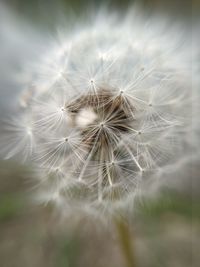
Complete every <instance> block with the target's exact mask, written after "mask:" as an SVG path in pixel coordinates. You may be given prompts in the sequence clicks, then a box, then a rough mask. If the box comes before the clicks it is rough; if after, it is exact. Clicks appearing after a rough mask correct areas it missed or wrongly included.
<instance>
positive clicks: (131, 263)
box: [115, 218, 136, 267]
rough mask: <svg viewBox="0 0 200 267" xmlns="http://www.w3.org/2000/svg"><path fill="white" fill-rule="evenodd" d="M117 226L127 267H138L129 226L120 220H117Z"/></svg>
mask: <svg viewBox="0 0 200 267" xmlns="http://www.w3.org/2000/svg"><path fill="white" fill-rule="evenodd" d="M115 225H116V229H117V232H118V237H119V241H120V246H121V250H122V252H123V254H124V257H125V259H126V263H127V267H136V263H135V256H134V253H133V252H134V250H133V244H132V242H131V241H132V240H131V239H132V238H131V237H132V236H131V233H130V229H129V226H128V224H127V223H126V222H125V221H124V220H123V219H119V218H117V219H116V218H115Z"/></svg>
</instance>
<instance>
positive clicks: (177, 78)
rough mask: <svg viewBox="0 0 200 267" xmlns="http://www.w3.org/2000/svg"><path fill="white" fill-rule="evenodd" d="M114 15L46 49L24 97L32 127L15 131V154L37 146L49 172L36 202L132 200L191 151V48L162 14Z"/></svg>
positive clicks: (96, 205) (68, 204) (107, 206)
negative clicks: (146, 182) (151, 16)
mask: <svg viewBox="0 0 200 267" xmlns="http://www.w3.org/2000/svg"><path fill="white" fill-rule="evenodd" d="M103 17H104V16H103ZM110 17H111V18H110V20H108V19H106V23H105V22H103V20H101V21H100V22H99V21H98V19H97V21H94V23H93V25H90V26H80V27H79V30H78V31H77V32H76V33H72V34H71V35H70V34H69V33H67V34H66V35H65V32H64V31H63V33H62V38H61V40H60V41H59V42H58V43H59V45H57V46H55V45H52V46H51V45H50V46H49V48H51V47H52V50H51V49H48V52H47V53H46V54H45V55H42V57H41V60H39V63H38V65H37V67H36V69H35V75H34V77H35V78H34V80H33V84H34V87H31V89H30V87H29V88H28V89H27V91H26V92H23V94H22V95H21V96H20V99H19V102H20V103H21V107H23V112H22V113H23V116H24V117H26V118H29V120H30V122H31V126H27V128H26V130H25V131H22V128H23V123H22V121H20V120H19V118H18V122H17V124H16V123H14V124H13V126H12V127H11V128H12V130H13V129H14V132H15V136H14V139H12V140H13V145H12V147H10V145H8V146H7V147H8V148H9V149H10V151H11V152H9V153H8V155H9V157H11V156H13V155H15V154H19V153H21V152H22V153H24V147H25V148H26V149H27V148H29V149H30V151H29V153H26V155H25V158H27V160H28V159H29V158H30V156H31V159H32V160H33V162H34V165H35V166H36V168H37V173H39V172H40V171H39V170H41V174H43V175H41V178H40V182H41V185H39V186H38V188H39V191H40V193H41V194H40V197H38V199H40V200H41V201H44V202H46V203H48V202H49V201H52V202H56V205H57V206H59V207H60V208H61V210H62V211H63V210H67V211H68V210H69V209H70V208H72V207H74V209H77V208H80V210H81V209H87V210H91V211H94V212H97V210H101V211H104V212H106V211H109V212H110V211H111V210H113V211H114V210H115V209H117V207H121V206H122V205H123V204H125V205H127V202H130V203H129V204H131V203H132V202H133V200H134V198H135V196H136V195H137V194H138V192H139V189H140V188H141V186H142V183H143V181H144V180H145V179H147V178H148V177H150V178H152V177H153V176H154V175H152V173H153V172H156V171H157V174H158V173H159V177H160V178H161V176H162V175H161V173H162V171H163V170H164V168H165V169H169V168H170V167H166V166H171V164H173V163H174V162H177V161H178V159H179V158H180V157H181V155H182V154H183V151H184V149H185V147H187V146H189V145H190V144H189V143H190V140H189V139H190V138H188V137H187V134H188V131H190V125H191V112H190V110H191V84H190V81H189V79H188V77H190V71H191V70H190V65H189V63H188V62H189V60H188V57H189V56H188V54H189V50H190V49H189V48H188V47H185V46H183V47H182V48H180V45H179V38H178V36H179V35H178V34H177V30H174V29H171V28H169V29H168V32H167V31H166V24H165V27H163V28H162V26H160V27H159V26H158V25H159V24H160V25H162V23H160V22H159V19H160V18H158V20H157V21H156V20H153V22H150V21H148V22H149V23H148V24H147V23H146V22H145V20H146V18H145V17H143V16H142V15H141V18H139V17H138V16H136V17H135V18H134V16H133V17H131V18H130V16H127V18H125V19H124V20H122V19H118V20H116V19H115V18H112V16H110ZM104 21H105V19H104ZM164 30H165V34H163V31H164ZM172 36H173V37H174V36H176V38H172ZM15 120H16V119H15ZM18 128H19V133H20V134H19V135H18ZM16 132H17V134H16ZM18 136H19V137H20V138H21V140H20V143H18V144H17V140H18V139H17V138H18ZM186 144H187V145H186ZM22 150H23V151H22ZM72 209H73V208H72Z"/></svg>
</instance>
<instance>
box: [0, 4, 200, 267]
mask: <svg viewBox="0 0 200 267" xmlns="http://www.w3.org/2000/svg"><path fill="white" fill-rule="evenodd" d="M133 2H134V1H130V0H123V1H120V0H116V1H112V0H110V1H98V0H96V1H91V0H84V1H80V0H57V1H53V0H43V1H42V0H5V1H2V0H1V3H0V47H1V48H0V64H1V65H0V116H1V118H2V117H3V116H4V115H5V114H6V112H8V110H9V111H10V110H12V109H13V111H14V110H15V107H14V98H15V94H17V92H19V91H20V90H21V89H22V88H21V87H20V86H19V83H18V82H17V81H18V80H17V79H20V84H21V82H22V81H24V84H26V82H27V81H28V79H29V77H24V76H20V78H19V76H18V78H17V79H14V80H13V79H11V78H10V77H11V76H10V75H9V73H12V75H14V73H20V71H21V70H22V69H23V64H24V61H31V60H33V59H34V56H35V50H39V51H42V48H41V44H40V41H39V40H40V37H41V36H42V38H43V39H44V36H45V35H46V34H47V35H48V34H50V33H51V32H52V31H53V30H54V28H55V27H56V22H57V21H59V15H60V10H61V9H62V14H66V18H68V17H69V18H71V17H73V18H78V17H79V16H82V15H83V13H84V14H85V11H86V10H87V9H88V10H98V9H99V8H101V7H102V3H104V5H105V6H106V8H108V9H110V10H118V11H119V12H121V13H122V14H123V13H125V12H126V11H127V10H128V9H129V7H130V5H131V4H133ZM137 2H138V1H137ZM139 2H140V5H141V8H143V9H144V11H145V12H147V13H148V12H149V13H152V12H155V13H157V14H160V15H162V14H165V15H167V16H170V17H171V18H173V19H174V18H175V19H176V20H180V22H181V23H183V24H185V25H186V27H188V29H190V27H191V25H192V24H191V23H192V20H198V16H199V10H200V2H199V1H198V0H194V1H192V0H168V1H165V0H146V1H145V0H143V1H139ZM29 27H32V29H33V30H32V32H31V33H30V35H29ZM19 29H21V30H20V31H19ZM23 30H24V32H26V34H23ZM38 30H39V31H38ZM38 32H39V33H38ZM33 34H34V35H35V39H37V38H38V43H37V44H36V43H31V38H32V37H31V36H32V35H33ZM190 34H191V33H190V32H189V36H191V38H192V35H190ZM27 43H29V45H28V47H27ZM185 169H186V170H187V171H186V172H185ZM185 169H184V170H182V172H183V176H184V177H183V180H184V183H183V182H182V181H180V183H176V186H174V184H173V183H172V184H171V185H170V184H168V185H167V186H166V187H163V189H162V191H161V193H160V194H159V195H158V196H157V197H156V198H151V199H146V200H142V201H140V202H138V203H137V204H136V207H135V210H134V212H133V214H131V215H130V218H129V225H130V229H129V236H128V237H127V233H126V231H123V229H122V231H121V233H122V236H120V235H119V234H118V233H117V231H116V225H114V224H112V223H109V224H103V223H101V222H98V221H97V220H92V219H91V218H88V217H86V218H71V219H70V220H68V221H67V222H63V221H60V220H59V218H58V217H57V214H55V213H54V212H53V211H52V208H51V207H49V206H35V205H32V204H31V203H30V202H29V200H28V199H29V198H28V196H29V195H30V194H31V193H32V188H33V184H32V182H31V175H32V174H31V170H30V169H29V168H28V167H27V166H23V165H20V166H19V164H17V163H16V162H10V161H9V162H7V161H3V160H1V161H0V266H2V267H131V266H128V265H127V263H126V260H125V257H124V254H123V250H124V248H123V247H122V246H121V245H120V240H121V239H123V238H124V239H126V238H127V239H130V240H131V242H132V250H131V253H132V254H133V255H134V261H135V265H134V266H132V267H161V266H162V267H179V266H180V267H190V266H191V267H197V266H199V264H198V263H199V262H200V251H199V248H200V240H199V236H200V204H199V203H200V195H199V191H200V190H199V188H200V187H199V180H198V179H197V178H198V176H199V160H198V159H197V160H194V161H193V162H190V163H188V166H187V167H186V168H185ZM172 178H173V177H172ZM171 180H173V179H171ZM123 235H124V236H123ZM125 243H126V241H125Z"/></svg>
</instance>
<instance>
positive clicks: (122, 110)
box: [65, 89, 134, 158]
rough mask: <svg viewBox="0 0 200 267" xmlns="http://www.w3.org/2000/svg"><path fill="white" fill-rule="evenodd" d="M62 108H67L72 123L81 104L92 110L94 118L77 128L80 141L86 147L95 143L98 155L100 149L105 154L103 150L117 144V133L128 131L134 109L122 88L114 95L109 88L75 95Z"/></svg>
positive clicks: (81, 108) (118, 136) (81, 106)
mask: <svg viewBox="0 0 200 267" xmlns="http://www.w3.org/2000/svg"><path fill="white" fill-rule="evenodd" d="M65 108H66V110H68V112H70V114H71V116H72V118H73V121H74V125H75V121H76V117H77V116H79V113H80V112H81V110H83V109H84V108H90V109H91V110H92V111H93V112H94V113H95V114H96V119H95V121H93V122H92V123H91V124H89V125H87V126H86V127H85V128H83V129H81V135H82V137H83V139H82V142H83V143H84V144H86V145H87V146H88V147H89V150H91V149H93V147H94V145H95V147H96V148H95V154H96V155H98V158H99V157H100V154H102V153H103V155H104V157H106V150H107V151H108V150H109V149H110V148H112V149H113V148H114V147H115V146H116V145H117V143H118V142H119V140H120V136H121V135H123V134H125V133H127V132H128V131H129V129H130V124H131V122H132V121H133V117H132V116H130V110H131V111H132V112H134V108H133V107H132V106H131V104H130V103H129V101H128V99H126V98H125V97H124V96H123V94H122V92H120V93H118V94H116V95H114V94H112V93H111V92H110V90H106V89H100V90H98V91H96V92H94V91H93V92H90V93H88V94H86V95H84V96H81V97H78V98H76V99H75V100H74V101H73V102H71V103H70V104H68V105H66V107H65ZM75 126H77V125H75Z"/></svg>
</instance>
